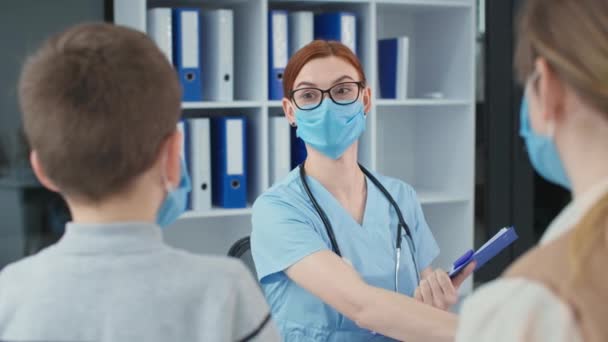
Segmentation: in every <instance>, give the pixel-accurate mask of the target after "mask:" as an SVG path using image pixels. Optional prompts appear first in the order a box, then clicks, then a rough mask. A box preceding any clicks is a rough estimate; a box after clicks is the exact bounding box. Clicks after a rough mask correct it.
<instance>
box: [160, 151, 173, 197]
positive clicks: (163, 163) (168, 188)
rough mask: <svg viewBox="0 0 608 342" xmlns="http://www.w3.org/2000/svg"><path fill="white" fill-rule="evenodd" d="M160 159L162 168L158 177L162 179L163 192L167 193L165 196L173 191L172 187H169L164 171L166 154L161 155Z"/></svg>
mask: <svg viewBox="0 0 608 342" xmlns="http://www.w3.org/2000/svg"><path fill="white" fill-rule="evenodd" d="M162 158H163V159H162V165H163V168H162V170H161V173H160V176H161V178H162V182H163V185H164V186H165V191H166V192H167V194H170V193H171V191H172V190H173V186H172V185H171V182H169V177H167V173H166V171H165V170H166V169H167V159H168V158H167V154H166V153H165V154H163V157H162Z"/></svg>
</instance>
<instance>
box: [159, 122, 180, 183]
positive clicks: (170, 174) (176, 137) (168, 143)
mask: <svg viewBox="0 0 608 342" xmlns="http://www.w3.org/2000/svg"><path fill="white" fill-rule="evenodd" d="M183 139H184V137H183V135H182V132H181V131H180V130H178V129H176V130H175V131H174V132H173V133H171V135H169V137H168V138H167V140H165V146H164V148H162V149H161V151H163V152H162V153H166V157H163V156H161V160H162V158H167V159H166V160H167V161H166V163H165V165H162V166H161V167H164V168H165V170H164V171H165V175H167V180H168V181H169V183H170V184H171V185H172V186H173V187H177V186H178V185H179V181H180V177H181V170H180V167H181V161H180V158H181V151H182V141H183Z"/></svg>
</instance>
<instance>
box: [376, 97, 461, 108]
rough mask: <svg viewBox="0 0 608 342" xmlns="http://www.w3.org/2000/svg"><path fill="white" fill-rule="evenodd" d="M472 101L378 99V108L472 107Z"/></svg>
mask: <svg viewBox="0 0 608 342" xmlns="http://www.w3.org/2000/svg"><path fill="white" fill-rule="evenodd" d="M472 104H473V102H472V101H466V100H453V99H407V100H393V99H378V100H376V105H377V106H382V107H397V106H468V105H472Z"/></svg>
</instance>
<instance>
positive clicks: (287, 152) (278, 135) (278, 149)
mask: <svg viewBox="0 0 608 342" xmlns="http://www.w3.org/2000/svg"><path fill="white" fill-rule="evenodd" d="M290 129H291V127H290V126H289V123H288V122H287V119H285V117H283V116H273V117H271V118H270V149H271V150H270V183H271V184H275V183H276V182H278V181H280V180H282V179H283V178H285V177H286V176H287V174H288V173H289V171H291V135H290V133H291V132H290Z"/></svg>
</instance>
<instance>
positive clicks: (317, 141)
mask: <svg viewBox="0 0 608 342" xmlns="http://www.w3.org/2000/svg"><path fill="white" fill-rule="evenodd" d="M296 124H297V125H298V129H297V131H296V134H297V135H298V137H300V138H301V139H302V140H304V142H305V143H306V144H307V145H310V146H311V147H312V148H314V149H315V150H317V151H319V152H321V153H323V154H324V155H326V156H327V157H329V158H331V159H338V158H340V157H341V156H342V155H343V154H344V152H345V151H346V149H348V148H349V147H350V146H351V145H352V144H353V143H354V142H355V141H357V139H359V137H360V136H361V134H363V132H364V131H365V114H364V109H363V103H362V102H361V101H356V102H354V103H351V104H348V105H339V104H337V103H334V102H333V101H332V100H331V99H329V98H327V99H325V100H323V102H322V103H321V105H320V106H319V107H317V108H315V109H313V110H301V109H298V110H297V111H296Z"/></svg>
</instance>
